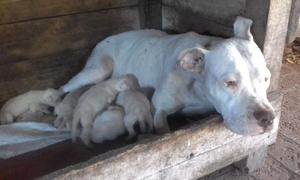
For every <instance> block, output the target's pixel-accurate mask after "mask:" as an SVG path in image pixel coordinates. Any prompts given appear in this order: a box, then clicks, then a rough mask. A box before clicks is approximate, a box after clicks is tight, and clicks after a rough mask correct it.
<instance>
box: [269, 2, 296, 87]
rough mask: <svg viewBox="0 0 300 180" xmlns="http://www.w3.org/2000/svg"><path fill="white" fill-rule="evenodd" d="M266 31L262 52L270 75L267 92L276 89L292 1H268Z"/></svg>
mask: <svg viewBox="0 0 300 180" xmlns="http://www.w3.org/2000/svg"><path fill="white" fill-rule="evenodd" d="M269 1H270V7H269V13H268V21H267V29H266V36H265V43H264V47H263V52H264V55H265V58H266V60H267V65H268V67H269V68H270V70H271V73H272V81H271V85H270V88H269V90H270V91H275V90H277V89H278V85H279V76H280V70H281V64H282V57H283V50H284V47H285V41H286V36H287V28H288V22H289V17H290V10H291V4H292V0H286V1H280V0H269Z"/></svg>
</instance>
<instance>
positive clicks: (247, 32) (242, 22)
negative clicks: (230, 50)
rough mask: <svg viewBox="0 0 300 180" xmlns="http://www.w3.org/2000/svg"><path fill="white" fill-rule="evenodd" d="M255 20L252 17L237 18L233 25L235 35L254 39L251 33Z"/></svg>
mask: <svg viewBox="0 0 300 180" xmlns="http://www.w3.org/2000/svg"><path fill="white" fill-rule="evenodd" d="M252 23H253V21H252V20H251V19H248V18H245V17H241V16H238V17H237V18H236V19H235V22H234V25H233V31H234V37H237V38H241V39H246V40H250V41H252V40H253V36H252V34H251V26H252Z"/></svg>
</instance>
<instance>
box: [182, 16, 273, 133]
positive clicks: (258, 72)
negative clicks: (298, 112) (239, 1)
mask: <svg viewBox="0 0 300 180" xmlns="http://www.w3.org/2000/svg"><path fill="white" fill-rule="evenodd" d="M251 25H252V21H251V20H250V19H246V18H243V17H238V18H237V19H236V21H235V24H234V37H232V38H229V39H226V40H224V41H223V42H221V43H220V44H218V45H216V46H214V47H212V48H211V49H210V50H206V49H203V48H202V47H195V48H192V49H188V50H186V51H184V52H183V54H181V55H180V59H179V64H180V66H181V67H182V68H183V69H185V70H187V71H190V72H192V73H196V74H198V76H199V81H203V82H202V84H203V91H205V92H204V93H205V95H206V96H207V98H208V100H209V101H210V102H211V104H212V105H213V106H214V107H215V109H216V110H217V111H218V112H219V113H221V114H222V116H223V119H224V123H225V125H226V127H228V128H229V129H230V130H232V131H233V132H236V133H238V134H248V135H256V134H260V133H264V132H266V131H268V130H270V129H271V128H272V126H273V120H274V118H275V115H274V110H273V107H272V106H271V104H270V102H269V101H268V99H267V88H268V87H269V84H270V78H271V73H270V71H269V69H268V68H267V66H266V62H265V59H264V56H263V54H262V52H261V50H260V49H259V47H258V46H257V45H256V44H255V42H254V40H253V37H252V34H251V32H250V28H251Z"/></svg>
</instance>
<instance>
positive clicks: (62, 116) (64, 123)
mask: <svg viewBox="0 0 300 180" xmlns="http://www.w3.org/2000/svg"><path fill="white" fill-rule="evenodd" d="M89 87H90V86H89ZM89 87H83V88H80V89H77V90H75V91H73V92H70V93H68V94H67V95H66V96H65V97H64V99H63V100H62V101H61V102H60V103H59V104H58V105H57V106H55V109H54V113H55V115H57V117H56V119H55V121H54V126H55V127H57V128H58V129H68V130H71V125H72V118H73V111H74V109H75V107H76V105H77V102H78V100H79V98H80V96H81V95H82V94H83V93H84V92H85V91H86V90H88V88H89Z"/></svg>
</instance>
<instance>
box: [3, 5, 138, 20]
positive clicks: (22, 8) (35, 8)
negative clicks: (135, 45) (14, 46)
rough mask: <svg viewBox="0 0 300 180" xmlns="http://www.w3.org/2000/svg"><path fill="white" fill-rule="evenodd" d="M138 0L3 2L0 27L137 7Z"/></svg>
mask: <svg viewBox="0 0 300 180" xmlns="http://www.w3.org/2000/svg"><path fill="white" fill-rule="evenodd" d="M137 1H138V0H84V1H81V0H51V1H47V0H25V1H24V0H21V1H11V0H1V1H0V25H1V24H12V23H16V22H21V21H29V20H33V19H41V18H47V17H57V16H63V15H69V14H76V13H83V12H88V11H98V10H103V9H112V8H120V7H128V6H135V5H137V4H138V2H137Z"/></svg>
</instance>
